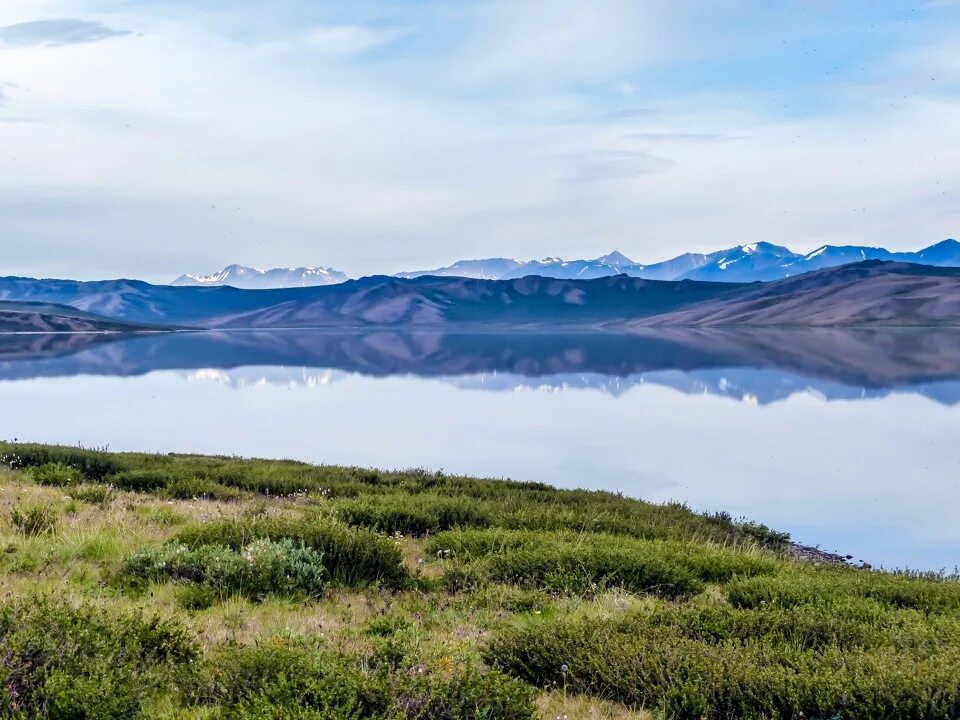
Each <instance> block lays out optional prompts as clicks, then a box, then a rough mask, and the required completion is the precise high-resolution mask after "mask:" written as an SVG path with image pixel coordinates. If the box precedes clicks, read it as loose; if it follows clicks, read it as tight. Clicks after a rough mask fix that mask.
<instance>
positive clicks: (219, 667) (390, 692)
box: [192, 645, 534, 720]
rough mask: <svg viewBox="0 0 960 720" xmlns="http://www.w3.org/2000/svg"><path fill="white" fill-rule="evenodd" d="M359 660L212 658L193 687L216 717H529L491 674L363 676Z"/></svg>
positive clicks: (264, 648)
mask: <svg viewBox="0 0 960 720" xmlns="http://www.w3.org/2000/svg"><path fill="white" fill-rule="evenodd" d="M363 666H364V663H363V659H362V658H360V657H353V656H350V655H337V654H333V653H331V652H329V651H326V650H322V649H316V648H307V647H302V646H298V645H293V646H290V645H286V646H270V645H255V646H245V647H233V648H227V649H224V650H222V651H220V652H218V653H215V654H213V655H211V656H210V657H209V659H208V661H207V663H205V666H204V669H203V670H202V671H201V673H200V674H199V677H198V679H197V680H196V681H195V682H194V688H195V689H194V690H193V691H192V694H193V700H194V702H196V703H197V704H198V705H201V706H203V705H214V706H218V707H219V708H220V709H219V714H217V715H215V717H224V718H226V717H229V718H246V719H252V718H263V719H266V718H274V719H275V718H291V719H292V718H311V719H313V718H317V719H319V718H323V720H532V719H533V712H534V708H533V695H534V691H533V690H532V688H530V687H529V686H527V685H525V684H523V683H521V682H518V681H516V680H514V679H512V678H510V677H507V676H505V675H503V674H502V673H500V672H497V671H490V672H480V671H479V670H477V669H475V668H466V669H464V670H461V671H459V672H457V673H455V674H453V675H448V674H444V673H434V672H430V671H429V670H428V669H427V668H426V667H424V666H414V667H412V668H402V669H400V670H399V671H398V672H395V673H394V672H386V671H374V672H370V671H364V670H363Z"/></svg>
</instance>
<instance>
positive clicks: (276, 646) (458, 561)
mask: <svg viewBox="0 0 960 720" xmlns="http://www.w3.org/2000/svg"><path fill="white" fill-rule="evenodd" d="M0 457H2V461H0V548H2V549H3V552H2V553H0V715H2V716H3V717H23V718H26V717H50V718H66V717H77V718H80V717H83V718H128V717H141V718H170V719H173V718H196V719H198V720H199V719H200V718H202V719H204V720H210V719H211V718H251V719H252V718H330V719H332V720H339V719H346V718H350V719H353V718H357V719H359V718H379V719H381V720H403V719H406V720H411V719H417V720H419V719H422V720H427V719H433V718H449V719H450V720H472V719H476V720H481V719H482V720H521V719H522V720H532V719H534V718H544V719H549V720H556V719H557V718H561V719H565V720H574V719H577V720H668V719H669V720H673V719H674V718H678V719H679V718H745V719H747V720H751V719H756V720H761V719H767V718H771V719H773V718H778V719H779V718H798V717H805V718H819V719H821V720H828V719H829V720H834V719H838V718H849V719H850V720H853V719H855V718H907V719H910V718H916V719H917V720H920V719H923V720H929V719H938V718H957V717H960V670H958V668H960V581H958V579H957V578H955V577H944V576H940V575H929V574H927V575H923V574H910V573H899V574H898V573H885V572H876V571H869V570H861V569H854V568H849V567H842V566H829V565H814V564H811V563H808V562H802V561H799V560H796V559H794V558H793V557H792V556H791V555H790V553H789V552H788V546H787V540H788V538H787V537H786V536H785V535H783V534H782V533H778V532H776V531H775V530H772V529H770V528H767V527H766V526H763V525H760V524H756V523H737V522H734V521H732V520H731V519H730V518H729V517H728V516H725V515H716V516H705V515H698V514H696V513H693V512H691V511H690V510H689V509H687V508H685V507H683V506H682V505H675V504H671V505H654V504H650V503H644V502H639V501H634V500H629V499H627V498H623V497H620V496H617V495H614V494H609V493H595V492H586V491H566V490H556V489H552V488H550V487H547V486H544V485H540V484H530V483H511V482H508V481H503V480H481V479H472V478H461V477H450V476H446V475H442V474H435V473H429V472H425V471H422V470H417V469H415V470H409V471H403V472H385V471H379V470H369V469H360V468H340V467H315V466H309V465H303V464H300V463H291V462H277V461H247V460H240V459H236V458H210V457H195V456H152V455H139V454H113V453H107V452H97V451H89V450H83V449H77V448H63V447H49V446H39V445H10V444H5V445H0Z"/></svg>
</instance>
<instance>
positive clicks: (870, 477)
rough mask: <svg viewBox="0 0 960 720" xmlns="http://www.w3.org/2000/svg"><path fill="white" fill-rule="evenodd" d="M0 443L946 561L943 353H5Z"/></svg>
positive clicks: (320, 338) (936, 338)
mask: <svg viewBox="0 0 960 720" xmlns="http://www.w3.org/2000/svg"><path fill="white" fill-rule="evenodd" d="M0 399H2V403H3V410H4V411H3V412H2V413H0V436H2V437H5V438H10V439H12V438H19V439H26V440H34V441H42V442H62V443H82V444H84V445H87V446H98V447H102V446H109V447H110V448H111V449H113V450H151V451H159V452H169V451H178V452H204V453H222V454H240V455H254V456H260V457H288V458H297V459H302V460H308V461H312V462H322V463H338V464H351V465H375V466H380V467H410V466H425V467H429V468H443V469H445V470H446V471H447V472H456V473H465V474H472V475H486V476H496V477H512V478H516V479H524V480H540V481H544V482H549V483H551V484H554V485H559V486H566V487H588V488H602V489H607V490H615V491H619V492H623V493H625V494H627V495H631V496H634V497H640V498H646V499H651V500H656V501H666V500H681V501H684V502H687V503H688V504H690V505H691V506H692V507H694V508H696V509H698V510H709V511H716V510H727V511H729V512H730V513H732V514H733V515H735V516H746V517H749V518H752V519H755V520H759V521H762V522H765V523H767V524H769V525H772V526H775V527H777V528H779V529H784V530H788V531H790V532H791V533H792V534H793V535H794V537H795V538H796V539H798V540H801V541H804V542H808V543H811V544H818V545H820V546H821V547H823V548H825V549H829V550H838V551H841V552H844V553H851V554H853V555H855V557H856V558H857V559H863V560H866V561H869V562H871V563H874V564H877V565H885V566H898V567H904V566H909V567H915V568H923V569H939V568H944V567H946V568H951V569H952V568H953V567H955V566H956V565H957V564H960V525H958V524H957V523H956V512H957V508H958V507H960V442H958V437H960V432H958V431H960V332H953V331H936V332H933V331H914V330H910V331H908V330H904V331H833V330H819V331H813V330H802V331H801V330H793V331H774V330H766V331H753V332H743V331H741V332H732V331H719V330H713V331H680V330H675V331H667V332H660V333H656V334H649V335H612V334H568V335H551V334H539V335H529V334H526V335H524V334H513V335H509V334H508V335H494V334H472V335H441V334H437V333H416V334H399V333H369V334H349V335H338V334H330V333H322V332H312V333H304V332H229V333H226V332H219V333H186V334H161V335H150V336H140V337H134V338H121V337H118V336H97V335H53V336H47V335H21V336H0Z"/></svg>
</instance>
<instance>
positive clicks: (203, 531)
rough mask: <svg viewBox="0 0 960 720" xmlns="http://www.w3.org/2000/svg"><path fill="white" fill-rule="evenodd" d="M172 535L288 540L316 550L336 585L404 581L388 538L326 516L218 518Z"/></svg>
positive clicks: (199, 539) (226, 541)
mask: <svg viewBox="0 0 960 720" xmlns="http://www.w3.org/2000/svg"><path fill="white" fill-rule="evenodd" d="M177 539H178V540H179V541H180V542H182V543H184V544H185V545H188V546H190V547H198V546H201V545H224V546H226V547H230V548H234V549H237V548H240V547H243V546H245V545H247V544H249V543H250V542H251V541H253V540H257V539H268V540H292V541H294V542H297V543H301V544H303V545H305V546H307V547H310V548H313V549H314V550H317V551H318V552H320V553H322V554H323V559H324V564H325V566H326V568H327V571H328V572H329V574H330V578H331V580H332V581H333V582H334V583H336V584H339V585H345V586H348V587H363V586H365V585H370V584H381V585H384V586H386V587H390V588H402V587H407V586H408V585H409V583H410V575H409V573H408V572H407V570H406V568H405V567H404V565H403V556H402V554H401V552H400V548H398V547H397V545H396V544H395V543H394V542H393V541H392V540H390V539H389V538H386V537H384V536H382V535H379V534H377V533H375V532H372V531H369V530H357V529H354V528H349V527H346V526H344V525H341V524H339V523H336V522H333V521H331V520H327V519H311V518H307V519H303V520H291V519H286V518H250V519H245V518H242V519H237V520H221V521H215V522H208V523H202V524H197V525H193V526H191V527H188V528H185V529H184V530H183V531H181V532H180V533H179V534H178V535H177Z"/></svg>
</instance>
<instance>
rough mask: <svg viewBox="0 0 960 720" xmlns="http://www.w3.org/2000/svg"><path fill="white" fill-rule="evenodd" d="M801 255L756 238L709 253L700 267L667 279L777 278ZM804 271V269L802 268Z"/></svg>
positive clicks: (787, 272)
mask: <svg viewBox="0 0 960 720" xmlns="http://www.w3.org/2000/svg"><path fill="white" fill-rule="evenodd" d="M802 257H803V256H802V255H800V254H798V253H795V252H792V251H791V250H788V249H787V248H785V247H781V246H780V245H774V244H773V243H768V242H756V243H750V244H749V245H741V246H740V247H735V248H730V249H729V250H721V251H719V252H715V253H711V254H710V255H708V256H707V262H706V263H704V264H703V265H701V266H700V267H697V268H694V269H693V270H689V271H687V272H685V273H683V274H682V275H681V276H680V277H674V278H667V279H670V280H720V281H723V282H753V281H754V280H779V279H781V278H784V277H786V276H787V275H790V274H792V273H790V272H789V271H785V268H787V267H790V266H791V265H792V264H793V263H795V262H796V261H798V260H800V259H801V258H802ZM802 272H804V271H802Z"/></svg>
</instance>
